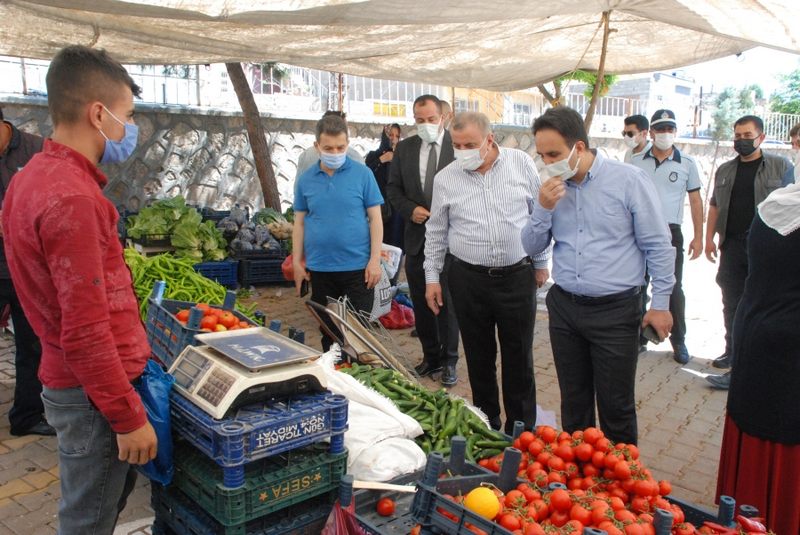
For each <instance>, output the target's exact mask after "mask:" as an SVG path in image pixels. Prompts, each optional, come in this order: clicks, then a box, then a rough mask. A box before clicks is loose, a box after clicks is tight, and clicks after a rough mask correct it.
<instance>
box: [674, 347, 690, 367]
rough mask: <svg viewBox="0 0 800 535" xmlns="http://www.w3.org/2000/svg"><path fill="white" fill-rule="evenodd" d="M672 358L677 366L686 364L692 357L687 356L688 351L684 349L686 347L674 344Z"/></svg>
mask: <svg viewBox="0 0 800 535" xmlns="http://www.w3.org/2000/svg"><path fill="white" fill-rule="evenodd" d="M672 358H673V359H675V362H677V363H678V364H686V363H687V362H689V359H690V358H692V357H691V356H690V355H689V350H688V349H686V345H684V344H676V345H674V346H672Z"/></svg>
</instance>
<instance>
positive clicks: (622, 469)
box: [614, 461, 631, 481]
mask: <svg viewBox="0 0 800 535" xmlns="http://www.w3.org/2000/svg"><path fill="white" fill-rule="evenodd" d="M614 477H616V478H617V479H619V480H621V481H625V480H626V479H630V477H631V467H630V465H629V464H628V461H619V462H617V464H615V465H614Z"/></svg>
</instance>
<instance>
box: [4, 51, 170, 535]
mask: <svg viewBox="0 0 800 535" xmlns="http://www.w3.org/2000/svg"><path fill="white" fill-rule="evenodd" d="M138 93H139V87H138V86H137V85H136V84H135V83H134V82H133V80H132V79H131V77H130V76H129V75H128V73H127V72H126V71H125V69H124V68H123V67H122V65H120V64H119V63H117V62H116V61H114V60H113V59H111V58H110V57H109V56H108V55H107V54H106V53H105V51H103V50H94V49H90V48H86V47H83V46H71V47H68V48H65V49H63V50H61V51H60V52H59V53H58V54H57V55H56V57H55V58H54V59H53V61H52V63H51V64H50V68H49V70H48V72H47V94H48V104H49V107H50V116H51V118H52V121H53V136H52V138H51V139H47V140H45V143H44V147H43V150H42V152H41V153H39V154H37V155H36V156H34V157H33V158H32V159H31V160H30V162H29V163H28V165H26V166H25V168H24V169H23V170H21V171H20V172H18V173H17V174H16V176H15V177H14V180H13V181H12V183H11V185H10V187H9V188H8V191H7V192H6V196H5V200H4V204H3V212H2V225H3V231H4V238H5V251H6V257H7V259H8V265H9V270H10V272H11V278H12V280H13V282H14V286H15V288H16V290H17V294H18V295H19V299H20V302H21V303H22V307H23V308H24V309H25V313H26V315H27V316H28V319H29V320H30V323H31V326H32V327H33V330H34V331H35V332H36V335H37V336H38V337H39V339H40V340H41V343H42V360H41V365H40V368H39V377H40V378H41V380H42V384H43V386H44V388H43V391H42V399H43V401H44V407H45V415H46V416H47V421H48V422H49V423H50V424H51V425H52V426H53V427H54V428H55V430H56V432H57V435H58V451H59V470H60V478H61V503H60V505H59V533H60V534H62V535H72V534H86V533H111V532H113V530H114V525H115V524H116V521H117V517H118V515H119V512H120V511H121V509H122V508H123V507H124V505H125V501H126V499H127V496H128V494H130V492H131V490H132V489H133V484H134V483H135V480H136V472H135V470H134V466H133V465H136V464H144V463H146V462H147V461H149V460H150V459H152V458H153V457H155V454H156V447H157V441H156V436H155V432H154V431H153V428H152V426H151V425H150V423H148V421H147V415H146V413H145V409H144V407H143V406H142V402H141V399H140V398H139V395H138V394H137V393H136V391H135V390H134V388H133V383H135V382H136V381H137V380H138V378H139V376H140V375H141V373H142V370H143V369H144V366H145V363H146V361H147V359H148V357H149V355H150V348H149V346H148V344H147V338H146V335H145V332H144V328H143V326H142V322H141V320H140V319H139V312H138V305H137V302H136V297H135V295H134V293H133V288H132V283H131V275H130V271H129V270H128V268H127V266H126V265H125V262H124V261H123V258H122V248H121V245H120V242H119V239H118V238H117V233H116V229H117V219H118V217H119V216H118V215H117V212H116V209H115V208H114V205H113V204H112V203H111V202H110V201H108V200H107V199H106V198H105V197H104V196H103V193H102V188H103V187H104V186H105V185H106V183H107V182H108V179H107V178H106V176H105V175H104V174H103V173H102V172H101V171H100V170H99V169H98V168H97V164H98V162H100V163H112V162H121V161H124V160H125V159H127V157H128V156H130V154H131V153H132V152H133V150H134V149H135V147H136V138H137V129H136V125H135V124H134V123H133V95H134V94H138Z"/></svg>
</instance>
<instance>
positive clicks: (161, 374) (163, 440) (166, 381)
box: [134, 359, 175, 485]
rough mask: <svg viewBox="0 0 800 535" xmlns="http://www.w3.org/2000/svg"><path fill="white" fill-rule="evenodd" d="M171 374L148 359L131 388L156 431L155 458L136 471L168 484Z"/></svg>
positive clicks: (169, 476) (170, 433)
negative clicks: (156, 451) (134, 390)
mask: <svg viewBox="0 0 800 535" xmlns="http://www.w3.org/2000/svg"><path fill="white" fill-rule="evenodd" d="M174 382H175V378H174V377H173V376H171V375H170V374H168V373H167V372H165V371H164V370H163V369H161V366H159V364H158V363H157V362H156V361H154V360H153V359H150V360H148V361H147V364H146V365H145V367H144V371H143V372H142V375H141V378H140V380H139V381H138V382H137V383H136V385H135V386H134V388H135V389H136V392H137V393H138V394H139V397H140V398H142V404H143V405H144V408H145V410H146V411H147V419H148V420H149V421H150V425H152V426H153V429H154V430H155V432H156V438H157V439H158V453H156V458H155V459H153V460H152V461H150V462H148V463H147V464H145V465H143V466H140V467H139V471H140V472H141V473H143V474H144V475H145V476H146V477H148V478H149V479H151V480H152V481H155V482H157V483H161V484H162V485H169V484H170V483H171V482H172V475H173V473H174V471H175V467H174V465H173V464H172V432H171V428H170V419H169V391H170V390H172V384H173V383H174Z"/></svg>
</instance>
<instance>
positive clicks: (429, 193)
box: [422, 141, 436, 208]
mask: <svg viewBox="0 0 800 535" xmlns="http://www.w3.org/2000/svg"><path fill="white" fill-rule="evenodd" d="M435 174H436V142H435V141H434V142H433V143H431V149H430V152H428V165H427V167H426V168H425V187H424V188H423V191H422V192H423V193H424V194H425V202H426V203H428V208H430V207H431V200H432V199H433V175H435Z"/></svg>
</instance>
